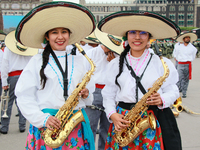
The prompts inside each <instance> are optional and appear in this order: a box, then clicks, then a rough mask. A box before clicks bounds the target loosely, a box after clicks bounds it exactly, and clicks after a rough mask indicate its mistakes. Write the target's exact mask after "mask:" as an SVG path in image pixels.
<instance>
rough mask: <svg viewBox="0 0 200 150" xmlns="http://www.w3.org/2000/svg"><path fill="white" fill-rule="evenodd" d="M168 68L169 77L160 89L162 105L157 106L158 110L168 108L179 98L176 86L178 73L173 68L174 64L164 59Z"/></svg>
mask: <svg viewBox="0 0 200 150" xmlns="http://www.w3.org/2000/svg"><path fill="white" fill-rule="evenodd" d="M164 61H165V62H166V64H167V66H168V68H169V71H170V73H169V76H168V77H167V79H166V82H164V83H163V85H162V87H161V89H162V93H161V98H162V101H163V105H162V106H159V107H158V108H159V109H163V108H167V107H170V106H171V105H172V104H173V103H174V102H175V101H176V99H177V98H178V97H179V90H178V87H177V85H176V83H177V82H178V72H177V70H176V69H175V67H174V64H173V63H172V62H171V61H170V60H169V59H167V58H164Z"/></svg>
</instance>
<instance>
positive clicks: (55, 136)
mask: <svg viewBox="0 0 200 150" xmlns="http://www.w3.org/2000/svg"><path fill="white" fill-rule="evenodd" d="M75 45H76V47H77V48H78V50H79V52H80V53H82V54H83V55H84V56H85V57H86V59H87V60H88V61H89V63H90V65H91V70H90V71H88V72H87V73H86V74H85V76H84V78H83V80H82V82H81V83H80V84H78V85H77V88H76V89H75V90H74V91H73V92H72V94H71V95H70V96H69V97H68V99H67V100H66V102H65V104H64V105H63V106H62V107H61V108H60V109H59V111H58V112H57V114H56V115H55V117H56V118H58V119H59V120H60V122H61V128H60V129H54V130H53V131H51V130H49V129H48V128H47V129H46V130H45V132H44V142H45V143H46V145H47V146H49V147H51V148H57V147H59V146H61V145H62V144H63V142H64V141H65V139H66V138H67V137H68V136H69V134H70V133H71V131H72V130H73V129H74V127H76V125H77V124H79V123H80V122H83V121H85V119H84V117H83V114H82V112H81V110H79V111H78V112H76V113H75V114H73V110H74V108H75V107H76V106H77V104H78V103H79V98H80V96H79V92H80V91H81V90H82V89H84V88H85V87H86V85H87V83H88V82H89V81H90V78H91V75H92V74H93V72H94V71H95V65H94V64H93V62H92V60H91V59H89V58H88V56H87V55H86V54H85V52H84V50H83V49H82V48H81V47H80V45H79V44H78V43H76V44H75Z"/></svg>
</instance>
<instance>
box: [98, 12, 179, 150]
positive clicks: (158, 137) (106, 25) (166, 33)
mask: <svg viewBox="0 0 200 150" xmlns="http://www.w3.org/2000/svg"><path fill="white" fill-rule="evenodd" d="M98 28H99V29H100V30H101V31H103V32H107V33H109V34H113V35H117V36H121V37H124V39H125V40H126V42H125V49H124V51H123V52H122V53H121V55H120V57H119V58H116V59H114V60H112V61H111V62H110V63H109V64H108V67H107V74H106V81H105V83H106V86H105V87H104V89H103V90H102V95H103V105H104V107H105V112H106V114H107V117H108V119H109V121H110V122H111V125H110V128H109V131H108V138H107V141H106V146H105V150H108V149H109V150H110V149H115V150H118V149H119V150H129V149H134V150H135V149H162V150H163V149H174V150H175V149H176V150H177V149H181V139H180V133H179V130H178V128H177V124H176V120H175V118H174V116H173V113H172V112H171V109H170V108H169V107H170V105H172V104H173V103H174V101H175V100H176V99H177V98H178V97H179V91H178V88H177V86H176V83H177V81H178V73H177V71H176V69H175V67H174V65H173V63H172V62H171V61H170V60H168V59H167V58H164V61H165V62H166V65H167V66H168V68H169V72H168V71H166V70H167V69H166V68H165V67H163V66H164V65H163V64H162V61H161V59H160V58H159V57H158V56H157V55H155V54H151V53H150V52H149V50H148V49H146V45H147V43H148V42H149V40H150V39H165V38H169V37H174V36H177V35H178V34H179V33H180V29H179V28H178V27H177V26H176V25H175V24H174V23H173V22H172V21H170V20H168V19H167V18H165V17H163V16H160V15H158V14H156V13H153V12H143V11H121V12H116V13H113V14H111V15H108V16H107V17H105V18H103V19H102V20H101V21H100V22H99V24H98ZM164 68H165V69H164ZM167 72H168V73H169V75H166V73H167ZM160 77H162V78H163V77H164V80H165V82H161V80H160V79H159V78H160ZM157 79H158V80H157ZM156 81H157V82H156ZM158 82H159V83H162V84H161V85H162V86H161V87H159V86H158V85H157V83H158ZM150 88H152V89H157V90H155V93H154V91H152V90H151V89H150ZM148 90H150V91H149V92H148ZM146 92H147V93H146ZM145 93H146V94H147V95H148V94H149V96H148V97H146V99H144V97H145V96H144V95H146V94H145ZM141 102H143V103H141ZM146 104H148V105H147V106H146ZM140 105H143V106H145V107H142V106H140ZM138 106H139V107H138ZM146 107H147V109H148V110H147V111H144V112H141V110H145V108H146ZM136 108H137V111H136V110H135V109H136ZM130 110H131V111H130ZM128 112H132V113H133V114H130V113H128ZM137 112H138V113H137ZM127 115H128V116H131V115H133V116H132V117H128V116H127ZM136 115H137V116H138V117H137V116H136ZM139 116H141V118H140V117H139ZM134 117H137V118H134ZM147 117H149V118H151V121H152V122H151V123H148V120H150V119H147ZM152 118H155V120H154V119H152ZM131 120H134V121H135V122H134V124H135V125H136V126H134V124H133V123H132V122H131ZM142 120H143V121H142ZM144 120H146V121H147V122H145V121H144ZM131 123H132V125H130V124H131ZM140 123H145V124H142V125H141V126H140ZM146 125H148V126H146ZM137 127H138V128H139V129H140V130H139V131H138V129H137ZM142 127H144V129H142ZM150 127H151V128H150ZM131 129H133V130H132V131H131ZM136 133H137V134H136ZM130 139H131V140H130ZM127 141H128V142H127Z"/></svg>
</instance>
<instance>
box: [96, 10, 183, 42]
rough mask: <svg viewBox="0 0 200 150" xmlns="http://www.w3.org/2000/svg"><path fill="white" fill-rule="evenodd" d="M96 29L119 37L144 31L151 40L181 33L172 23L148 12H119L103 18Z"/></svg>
mask: <svg viewBox="0 0 200 150" xmlns="http://www.w3.org/2000/svg"><path fill="white" fill-rule="evenodd" d="M98 28H99V29H100V30H101V31H103V32H107V33H109V34H112V35H117V36H121V37H125V36H126V32H127V31H129V30H141V31H146V32H149V33H151V35H152V37H151V38H152V39H165V38H170V37H176V36H177V35H179V34H180V31H181V30H180V28H179V27H178V26H177V25H176V24H175V23H174V22H173V21H171V20H169V19H168V18H166V17H164V16H161V15H159V14H156V13H154V12H149V11H119V12H116V13H113V14H110V15H108V16H106V17H105V18H103V19H102V20H101V21H100V22H99V24H98Z"/></svg>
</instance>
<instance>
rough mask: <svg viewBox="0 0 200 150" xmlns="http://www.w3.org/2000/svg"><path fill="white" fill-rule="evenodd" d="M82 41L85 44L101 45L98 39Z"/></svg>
mask: <svg viewBox="0 0 200 150" xmlns="http://www.w3.org/2000/svg"><path fill="white" fill-rule="evenodd" d="M81 41H83V42H85V43H91V44H100V42H99V41H98V40H97V39H96V40H95V41H94V40H88V39H86V38H85V39H82V40H81Z"/></svg>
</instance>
